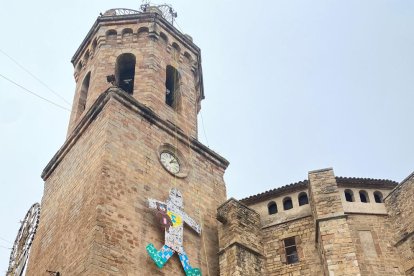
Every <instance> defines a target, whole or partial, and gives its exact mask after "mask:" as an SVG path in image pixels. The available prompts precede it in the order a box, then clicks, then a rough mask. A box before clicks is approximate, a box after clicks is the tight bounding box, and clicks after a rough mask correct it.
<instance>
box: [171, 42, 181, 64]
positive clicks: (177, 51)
mask: <svg viewBox="0 0 414 276" xmlns="http://www.w3.org/2000/svg"><path fill="white" fill-rule="evenodd" d="M172 48H173V51H172V52H173V58H174V60H175V61H177V60H178V59H179V58H180V51H181V48H180V46H178V44H177V43H175V42H173V44H172Z"/></svg>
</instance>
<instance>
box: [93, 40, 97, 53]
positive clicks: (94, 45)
mask: <svg viewBox="0 0 414 276" xmlns="http://www.w3.org/2000/svg"><path fill="white" fill-rule="evenodd" d="M96 46H98V40H97V39H96V38H95V39H94V40H93V42H92V52H95V50H96Z"/></svg>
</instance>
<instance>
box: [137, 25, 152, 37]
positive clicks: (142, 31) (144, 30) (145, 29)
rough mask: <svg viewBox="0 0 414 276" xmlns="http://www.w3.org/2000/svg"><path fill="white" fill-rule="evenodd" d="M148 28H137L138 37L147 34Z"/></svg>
mask: <svg viewBox="0 0 414 276" xmlns="http://www.w3.org/2000/svg"><path fill="white" fill-rule="evenodd" d="M148 32H149V29H148V28H147V27H141V28H139V29H138V32H137V33H138V37H144V36H145V35H146V34H148Z"/></svg>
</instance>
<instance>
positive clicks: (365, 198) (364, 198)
mask: <svg viewBox="0 0 414 276" xmlns="http://www.w3.org/2000/svg"><path fill="white" fill-rule="evenodd" d="M359 198H360V199H361V202H363V203H368V202H369V197H368V194H367V192H365V191H359Z"/></svg>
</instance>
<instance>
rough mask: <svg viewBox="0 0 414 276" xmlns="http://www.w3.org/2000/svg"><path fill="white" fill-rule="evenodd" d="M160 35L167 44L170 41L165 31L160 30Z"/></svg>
mask: <svg viewBox="0 0 414 276" xmlns="http://www.w3.org/2000/svg"><path fill="white" fill-rule="evenodd" d="M160 37H161V39H162V41H163V42H164V43H165V44H167V43H168V37H167V35H166V34H164V33H163V32H160Z"/></svg>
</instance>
